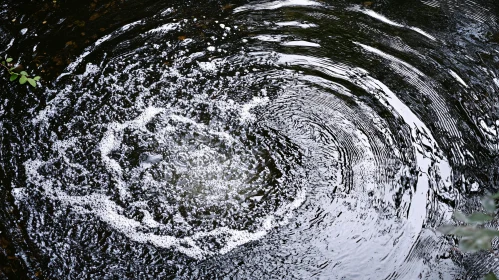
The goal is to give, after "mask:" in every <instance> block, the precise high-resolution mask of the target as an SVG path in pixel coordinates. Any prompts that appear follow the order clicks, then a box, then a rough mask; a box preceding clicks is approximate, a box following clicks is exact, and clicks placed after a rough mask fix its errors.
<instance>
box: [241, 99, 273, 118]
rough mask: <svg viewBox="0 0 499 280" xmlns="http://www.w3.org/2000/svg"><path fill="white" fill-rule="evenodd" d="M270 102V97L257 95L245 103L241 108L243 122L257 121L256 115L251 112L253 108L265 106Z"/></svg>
mask: <svg viewBox="0 0 499 280" xmlns="http://www.w3.org/2000/svg"><path fill="white" fill-rule="evenodd" d="M268 102H269V98H268V97H258V96H255V97H253V99H251V101H250V102H248V103H246V104H244V105H243V106H242V108H241V113H240V119H241V122H245V123H247V122H251V121H255V120H256V117H255V116H254V115H253V114H252V113H251V112H250V110H251V109H253V108H255V107H257V106H263V105H265V104H267V103H268Z"/></svg>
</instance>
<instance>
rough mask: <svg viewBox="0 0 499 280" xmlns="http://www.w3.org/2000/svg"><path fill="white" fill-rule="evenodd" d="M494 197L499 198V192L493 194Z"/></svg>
mask: <svg viewBox="0 0 499 280" xmlns="http://www.w3.org/2000/svg"><path fill="white" fill-rule="evenodd" d="M491 198H492V199H499V193H496V194H494V195H492V196H491Z"/></svg>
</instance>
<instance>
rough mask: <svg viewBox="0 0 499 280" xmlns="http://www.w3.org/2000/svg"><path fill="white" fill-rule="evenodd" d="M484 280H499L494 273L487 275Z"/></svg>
mask: <svg viewBox="0 0 499 280" xmlns="http://www.w3.org/2000/svg"><path fill="white" fill-rule="evenodd" d="M484 280H498V279H497V277H496V275H495V274H494V272H490V273H489V274H487V275H485V278H484Z"/></svg>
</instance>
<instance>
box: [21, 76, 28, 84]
mask: <svg viewBox="0 0 499 280" xmlns="http://www.w3.org/2000/svg"><path fill="white" fill-rule="evenodd" d="M27 81H28V78H27V77H26V76H25V75H22V76H21V78H20V79H19V83H20V84H21V85H24V84H25V83H26V82H27Z"/></svg>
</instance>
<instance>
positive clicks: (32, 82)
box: [28, 78, 36, 88]
mask: <svg viewBox="0 0 499 280" xmlns="http://www.w3.org/2000/svg"><path fill="white" fill-rule="evenodd" d="M28 83H29V84H30V85H32V86H33V87H35V88H36V81H35V80H33V79H31V78H28Z"/></svg>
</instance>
